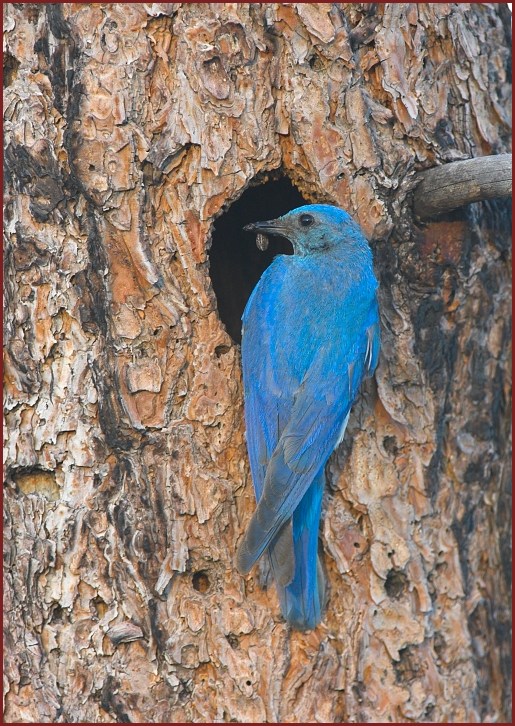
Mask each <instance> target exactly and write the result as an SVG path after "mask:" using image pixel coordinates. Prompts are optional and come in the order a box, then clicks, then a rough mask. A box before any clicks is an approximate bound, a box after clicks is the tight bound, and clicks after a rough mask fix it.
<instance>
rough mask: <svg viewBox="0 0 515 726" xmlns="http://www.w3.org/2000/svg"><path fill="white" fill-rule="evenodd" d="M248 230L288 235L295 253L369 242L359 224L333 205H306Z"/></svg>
mask: <svg viewBox="0 0 515 726" xmlns="http://www.w3.org/2000/svg"><path fill="white" fill-rule="evenodd" d="M243 229H244V230H245V231H247V232H256V233H257V234H264V235H279V236H280V237H286V239H287V240H289V241H290V242H291V243H292V245H293V250H294V253H295V254H296V255H301V256H306V255H310V254H315V253H317V252H324V251H327V250H330V249H333V248H335V247H337V246H341V245H345V244H352V243H354V244H356V243H357V244H359V245H360V246H362V245H363V244H365V245H367V242H366V240H365V238H364V237H363V233H362V231H361V229H360V227H359V225H358V224H357V223H356V222H355V221H354V220H353V219H352V217H351V216H350V215H349V214H347V212H345V211H344V210H343V209H339V208H338V207H333V206H331V205H330V204H306V205H305V206H303V207H297V209H292V211H291V212H288V213H287V214H284V215H283V216H282V217H278V218H277V219H270V220H268V221H267V222H254V223H253V224H247V226H246V227H244V228H243Z"/></svg>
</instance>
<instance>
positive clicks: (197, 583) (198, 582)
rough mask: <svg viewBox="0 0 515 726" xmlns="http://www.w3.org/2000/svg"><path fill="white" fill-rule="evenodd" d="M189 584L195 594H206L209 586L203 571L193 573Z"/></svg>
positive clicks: (207, 578) (205, 573)
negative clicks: (191, 585)
mask: <svg viewBox="0 0 515 726" xmlns="http://www.w3.org/2000/svg"><path fill="white" fill-rule="evenodd" d="M191 582H192V584H193V587H194V589H195V590H196V591H197V592H207V591H208V590H209V585H210V584H211V583H210V582H209V577H208V576H207V572H204V570H199V571H198V572H194V573H193V577H192V578H191Z"/></svg>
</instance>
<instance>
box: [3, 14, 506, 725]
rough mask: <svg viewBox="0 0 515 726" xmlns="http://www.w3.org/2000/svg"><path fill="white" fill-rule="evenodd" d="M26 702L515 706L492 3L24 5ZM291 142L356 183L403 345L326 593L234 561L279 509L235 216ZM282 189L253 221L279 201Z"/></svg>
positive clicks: (20, 430) (14, 546) (287, 162)
mask: <svg viewBox="0 0 515 726" xmlns="http://www.w3.org/2000/svg"><path fill="white" fill-rule="evenodd" d="M4 12H5V21H4V29H5V44H6V55H5V58H4V60H5V83H6V88H5V106H4V108H5V118H6V121H5V137H6V139H5V141H6V153H5V161H6V177H5V181H6V197H5V205H6V206H5V236H6V255H5V264H6V274H5V293H6V306H7V314H6V325H5V334H6V338H5V357H6V365H5V374H6V383H5V393H6V408H5V418H6V428H5V432H6V488H5V536H6V537H5V547H6V568H5V581H6V588H5V598H6V602H5V607H6V612H7V618H6V626H7V627H6V636H5V637H6V640H5V645H6V669H5V699H6V705H5V718H6V720H7V721H28V722H30V721H40V722H80V721H90V722H113V721H122V722H127V721H130V722H140V723H141V722H150V723H154V722H155V723H159V722H165V721H172V722H177V721H193V722H202V721H208V722H209V721H213V720H217V721H230V720H233V721H241V722H250V721H256V722H264V721H271V722H274V721H297V722H307V721H324V722H338V721H350V722H353V721H365V722H367V721H368V722H373V721H397V722H404V721H411V720H415V721H435V722H444V721H450V722H463V721H472V722H477V721H500V720H507V719H509V692H510V687H509V601H508V598H509V585H508V577H509V575H508V573H509V544H508V543H509V511H510V505H509V498H508V497H509V490H508V482H509V474H508V461H507V447H508V436H509V418H508V407H509V406H508V404H509V382H508V370H509V369H508V336H509V257H510V247H509V204H508V202H505V201H502V202H499V201H494V202H484V203H478V204H474V205H471V206H469V207H468V208H466V209H462V210H460V211H458V212H454V213H453V214H452V215H449V216H447V217H444V218H443V219H440V220H439V221H437V222H434V223H431V224H427V225H422V224H419V225H417V224H416V223H415V219H414V216H413V213H412V207H411V196H412V189H411V186H410V183H411V179H412V178H413V176H414V174H415V173H416V172H418V171H420V170H423V169H426V168H430V167H432V166H436V165H439V164H442V163H445V162H448V161H453V160H457V159H465V158H469V157H474V156H481V155H486V154H496V153H504V152H506V151H507V150H508V146H509V138H510V137H509V118H508V109H509V94H510V85H509V83H510V80H509V76H508V74H507V68H508V66H509V47H510V41H509V33H510V18H509V12H508V10H507V8H506V6H505V5H502V4H481V5H468V4H466V3H459V4H386V5H381V4H320V5H318V6H317V5H310V4H289V3H285V4H272V3H265V4H247V3H236V4H234V3H219V4H211V5H207V4H206V5H204V4H159V3H154V4H124V3H115V4H100V3H91V4H67V3H64V4H52V5H50V4H49V5H46V6H44V5H39V4H38V5H36V4H4ZM273 170H280V172H281V173H283V174H285V175H287V176H288V177H289V178H290V179H291V180H292V181H293V182H294V183H295V185H297V187H298V188H299V189H300V190H301V191H302V193H303V194H304V196H305V197H306V199H309V200H311V201H328V202H331V203H336V204H339V205H341V206H343V207H344V208H346V209H348V210H349V211H350V212H351V213H353V214H354V215H355V216H356V218H357V219H358V220H359V222H360V223H361V224H362V226H363V228H364V230H365V232H366V234H367V235H368V237H369V239H370V240H371V242H372V246H373V249H374V254H375V262H376V268H377V273H378V276H379V278H380V281H381V293H380V302H381V310H382V339H383V349H382V357H381V362H380V366H379V369H378V372H377V375H376V378H375V380H374V381H372V382H370V385H368V387H367V388H366V389H365V390H364V392H363V395H362V396H361V398H360V401H359V403H358V404H357V405H356V407H355V409H354V412H353V414H352V417H351V423H350V424H349V429H348V434H347V436H346V439H345V442H344V443H343V445H342V446H341V447H340V449H339V450H338V451H337V452H336V453H335V455H334V456H333V457H332V459H331V461H330V464H329V465H328V479H329V486H328V491H327V495H326V500H325V519H324V525H323V532H322V542H323V548H324V561H325V566H326V568H327V578H328V588H329V602H328V607H327V615H326V618H325V621H324V624H323V625H321V626H320V627H318V628H317V629H316V630H315V631H313V632H309V633H305V634H302V633H298V632H291V631H290V630H289V629H288V628H287V627H286V626H285V624H284V622H283V621H282V619H281V618H280V615H279V611H278V606H277V601H276V597H275V594H274V593H273V592H266V591H264V590H262V589H261V588H260V587H259V583H258V576H257V575H256V574H253V575H251V576H249V577H248V578H245V579H244V578H242V577H240V576H239V575H238V574H237V572H236V571H235V568H234V565H233V559H234V553H235V550H236V546H237V543H238V540H239V537H240V536H241V533H242V531H243V529H244V527H245V526H246V524H247V523H248V520H249V517H250V515H251V512H252V510H253V507H254V501H253V499H254V498H253V493H252V486H251V481H250V477H249V468H248V461H247V455H246V449H245V442H244V428H243V419H242V392H241V378H240V363H239V348H238V346H237V345H235V344H234V343H233V342H232V340H231V339H230V338H229V336H228V335H227V333H226V331H225V329H224V327H223V325H222V323H221V321H220V319H219V316H218V313H217V303H216V299H215V296H214V293H213V290H212V286H211V282H210V277H209V258H208V251H209V246H210V238H211V232H212V226H213V222H214V220H215V218H216V216H217V215H219V214H220V213H221V212H222V211H223V210H224V208H226V207H227V205H230V203H231V202H232V201H234V200H235V199H237V198H238V197H239V196H240V195H241V194H242V192H243V191H244V190H245V188H246V187H247V186H248V185H249V184H250V183H251V182H252V181H253V180H255V179H256V178H257V179H264V178H265V175H266V173H267V172H271V171H273ZM249 221H250V220H249Z"/></svg>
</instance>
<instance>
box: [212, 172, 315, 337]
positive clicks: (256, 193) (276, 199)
mask: <svg viewBox="0 0 515 726" xmlns="http://www.w3.org/2000/svg"><path fill="white" fill-rule="evenodd" d="M307 203H308V202H307V201H306V200H305V199H304V197H303V196H302V194H301V193H300V192H299V190H298V189H297V188H296V187H294V186H293V184H292V183H291V181H290V180H289V179H288V178H287V177H280V178H278V179H273V180H270V181H267V182H265V183H263V184H259V185H258V186H252V187H249V189H247V190H246V191H245V192H244V193H243V194H242V196H241V197H240V198H239V199H238V200H237V201H235V202H233V204H231V206H230V207H229V208H228V209H227V210H226V211H225V212H224V213H223V214H222V215H221V216H220V217H219V218H218V219H217V220H216V222H215V224H214V228H213V234H212V239H211V249H210V252H209V266H210V274H211V282H212V284H213V290H214V292H215V295H216V300H217V305H218V314H219V315H220V319H221V321H222V323H223V324H224V325H225V329H226V330H227V332H228V333H229V335H230V336H231V338H232V339H233V341H234V342H235V343H240V342H241V316H242V314H243V310H244V309H245V305H246V303H247V300H248V299H249V297H250V294H251V292H252V290H253V289H254V287H255V286H256V284H257V282H258V280H259V278H260V277H261V275H262V274H263V272H264V271H265V270H266V268H267V267H268V265H269V264H270V263H271V262H272V260H273V259H274V257H275V256H276V255H278V254H282V255H284V254H286V255H288V254H290V255H291V254H292V252H293V249H292V246H291V244H290V243H289V242H288V241H287V240H285V239H282V238H280V237H270V238H269V244H268V248H267V249H266V250H265V251H264V252H261V251H260V250H259V249H258V248H257V246H256V235H255V234H252V233H250V232H244V231H243V227H244V226H245V225H246V224H249V223H250V222H260V221H264V220H267V219H275V218H276V217H280V216H281V215H282V214H286V212H289V211H290V210H291V209H295V207H300V206H302V205H303V204H307Z"/></svg>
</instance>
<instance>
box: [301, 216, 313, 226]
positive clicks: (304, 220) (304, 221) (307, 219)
mask: <svg viewBox="0 0 515 726" xmlns="http://www.w3.org/2000/svg"><path fill="white" fill-rule="evenodd" d="M314 221H315V220H314V218H313V217H312V216H311V214H301V215H300V217H299V222H300V225H301V227H309V226H310V225H312V224H313V222H314Z"/></svg>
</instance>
